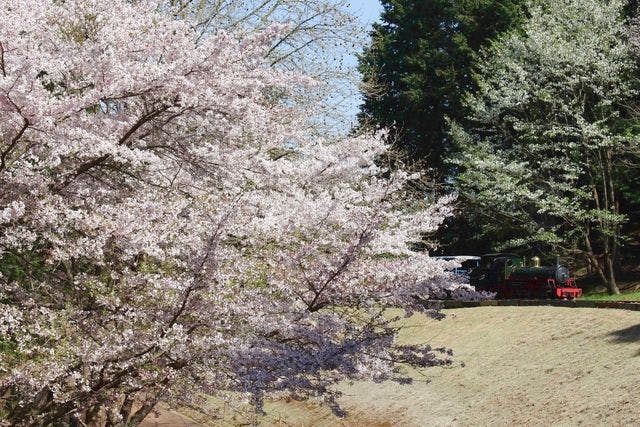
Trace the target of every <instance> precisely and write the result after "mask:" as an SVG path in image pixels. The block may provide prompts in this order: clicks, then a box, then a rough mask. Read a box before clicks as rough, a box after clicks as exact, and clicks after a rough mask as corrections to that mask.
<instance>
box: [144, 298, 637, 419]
mask: <svg viewBox="0 0 640 427" xmlns="http://www.w3.org/2000/svg"><path fill="white" fill-rule="evenodd" d="M446 314H447V318H446V319H445V320H442V321H439V322H438V321H435V320H430V319H427V318H425V317H423V316H413V317H411V318H409V319H406V320H405V321H404V323H405V326H406V328H405V330H404V332H403V334H402V335H401V340H403V341H405V342H427V343H430V344H432V345H434V346H447V347H450V348H452V349H453V350H454V352H455V363H454V365H453V366H452V367H447V368H430V369H426V370H422V371H421V372H418V371H411V376H412V377H413V378H414V382H413V384H411V385H397V384H394V383H382V384H374V383H367V382H358V383H354V384H342V385H341V386H340V390H341V391H343V392H344V396H343V397H342V399H341V404H342V405H343V407H344V408H345V409H346V410H347V411H348V413H349V415H348V416H347V417H346V418H343V419H338V418H336V417H334V416H333V415H332V414H331V413H330V411H329V410H327V409H325V408H323V407H320V406H318V405H315V404H313V403H299V402H296V403H285V402H274V403H270V404H269V405H268V406H267V413H268V416H267V417H266V418H264V419H263V420H262V424H263V425H281V426H288V425H292V426H335V425H338V426H367V427H369V426H371V427H374V426H449V425H454V426H455V425H459V426H469V425H482V426H485V425H495V426H507V425H518V426H534V425H535V426H540V425H560V426H573V425H585V426H593V425H607V426H615V425H619V426H623V425H624V426H628V425H640V312H632V311H623V310H602V309H586V308H561V307H481V308H466V309H457V310H447V311H446ZM149 421H150V422H152V420H149ZM159 425H165V426H166V425H171V424H162V423H161V424H159ZM176 425H183V424H176ZM186 425H194V424H186ZM214 425H215V424H214ZM147 426H148V427H151V426H154V424H153V423H149V424H147Z"/></svg>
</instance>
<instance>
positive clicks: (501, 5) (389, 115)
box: [359, 0, 526, 181]
mask: <svg viewBox="0 0 640 427" xmlns="http://www.w3.org/2000/svg"><path fill="white" fill-rule="evenodd" d="M381 1H382V5H383V7H384V11H383V14H382V17H381V20H382V23H380V24H374V27H373V30H372V32H371V45H370V46H369V48H367V49H366V50H365V51H364V52H363V54H362V55H361V56H360V58H359V62H360V65H359V68H360V71H361V73H362V74H363V81H364V87H365V88H366V89H365V91H364V92H365V93H364V103H363V105H362V107H361V113H360V123H361V124H362V125H367V124H371V125H374V126H377V127H385V128H389V129H390V130H391V133H390V137H391V138H392V140H393V141H394V142H395V144H396V145H397V146H398V147H399V148H400V149H401V150H402V151H403V152H404V153H405V154H407V155H408V156H409V157H410V158H411V159H413V160H421V161H426V164H427V165H428V167H429V168H430V169H431V170H432V172H433V176H434V178H436V179H437V180H438V181H442V180H443V179H444V178H445V177H446V176H447V175H448V173H449V171H448V170H447V166H446V165H445V163H444V161H443V158H444V157H445V156H446V154H447V153H448V152H449V151H450V149H451V143H450V141H449V138H448V136H447V132H448V124H447V117H449V118H451V119H454V120H457V121H459V120H462V119H463V118H464V117H465V107H464V106H463V104H462V102H461V99H462V95H463V94H464V93H465V92H468V91H473V90H474V89H475V85H474V80H473V77H472V73H471V66H472V60H473V57H474V54H475V53H476V52H478V51H479V49H480V48H481V47H482V46H483V45H485V44H486V43H487V42H488V41H489V40H491V39H492V38H494V37H495V36H496V35H497V34H499V33H501V32H503V31H505V30H507V29H509V28H511V27H513V26H514V25H516V24H517V23H518V22H520V18H521V17H522V15H523V13H522V11H523V8H524V5H525V3H526V1H524V0H381Z"/></svg>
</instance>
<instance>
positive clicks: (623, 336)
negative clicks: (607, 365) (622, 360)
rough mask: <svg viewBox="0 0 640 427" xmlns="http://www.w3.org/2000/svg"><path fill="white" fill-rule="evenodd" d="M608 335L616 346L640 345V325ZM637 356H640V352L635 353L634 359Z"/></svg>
mask: <svg viewBox="0 0 640 427" xmlns="http://www.w3.org/2000/svg"><path fill="white" fill-rule="evenodd" d="M608 335H609V336H610V337H611V341H612V342H614V343H616V344H625V343H634V342H637V343H640V324H638V325H634V326H630V327H628V328H624V329H620V330H617V331H613V332H611V333H609V334H608ZM638 356H640V350H638V352H637V353H636V357H638Z"/></svg>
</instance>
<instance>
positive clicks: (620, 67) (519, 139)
mask: <svg viewBox="0 0 640 427" xmlns="http://www.w3.org/2000/svg"><path fill="white" fill-rule="evenodd" d="M625 6H626V2H625V1H623V0H613V1H603V0H563V1H557V0H550V1H545V2H543V3H541V4H540V5H538V6H534V7H532V8H531V10H530V14H531V17H530V19H529V20H528V21H527V22H526V23H525V24H524V25H523V27H522V31H521V32H517V33H516V32H513V33H511V34H508V35H506V36H504V37H502V38H501V39H500V40H499V41H497V42H496V43H494V44H493V45H492V46H491V47H489V48H487V49H485V50H484V51H483V54H482V57H483V59H482V61H480V63H479V65H478V74H479V76H478V91H477V92H476V93H475V94H472V95H470V96H469V98H468V99H467V101H466V105H467V106H468V108H469V110H470V115H469V116H468V117H467V124H466V125H463V126H460V125H454V126H453V131H452V135H453V137H454V140H455V141H456V142H457V144H458V145H459V148H460V154H459V155H458V156H457V158H456V161H455V164H456V165H457V166H458V167H459V168H460V172H461V173H460V174H459V176H458V177H457V185H458V189H459V192H460V194H461V196H462V198H463V203H464V205H465V206H466V207H467V208H469V209H473V211H474V212H476V213H477V214H478V215H481V216H484V217H485V218H486V220H485V222H484V229H485V230H484V231H485V232H486V233H489V234H492V235H494V236H496V237H500V235H501V234H502V235H503V237H506V238H507V239H505V240H504V241H502V242H501V244H502V247H504V248H522V247H531V246H534V247H535V246H536V245H540V244H542V245H543V246H544V247H546V248H548V249H549V250H551V251H554V252H555V251H558V252H562V253H566V254H571V255H573V256H579V257H582V258H583V259H585V260H586V262H587V263H588V264H589V265H590V267H591V268H592V269H593V271H595V272H596V273H597V274H598V275H599V276H600V278H601V280H602V282H603V284H606V286H607V287H608V289H609V291H610V292H611V293H618V287H617V284H616V277H615V276H616V274H615V273H616V266H617V262H618V259H619V257H620V248H621V246H622V244H623V235H622V227H623V225H624V224H625V223H626V222H627V221H628V219H629V218H628V215H626V213H625V212H624V211H622V210H621V207H622V206H624V205H625V204H624V203H623V200H624V195H623V194H622V193H623V191H622V188H623V187H624V186H623V183H627V184H631V183H632V181H629V180H628V179H627V177H626V176H625V175H624V174H625V173H629V172H630V171H631V170H632V169H630V167H631V165H633V164H637V160H638V153H640V149H639V146H638V132H637V130H636V129H635V128H636V126H634V125H633V124H634V123H635V120H636V119H635V116H634V114H633V111H632V106H633V105H634V103H635V100H636V98H637V78H638V76H637V67H636V63H635V62H634V59H633V53H632V49H631V45H630V44H629V43H628V41H627V35H626V33H625V17H624V13H623V10H624V7H625ZM636 170H637V169H636ZM627 187H629V185H627ZM627 201H628V200H627ZM505 230H506V231H507V236H504V231H505Z"/></svg>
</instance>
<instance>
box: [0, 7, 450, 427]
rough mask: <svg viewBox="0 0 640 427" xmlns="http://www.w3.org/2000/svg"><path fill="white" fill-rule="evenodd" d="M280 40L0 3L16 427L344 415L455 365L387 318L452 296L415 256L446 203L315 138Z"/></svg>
mask: <svg viewBox="0 0 640 427" xmlns="http://www.w3.org/2000/svg"><path fill="white" fill-rule="evenodd" d="M159 4H162V5H163V6H162V7H159V6H158V5H159ZM282 30H283V28H282V27H280V26H272V27H270V28H269V29H268V30H266V31H263V32H260V33H255V34H254V35H252V36H251V37H249V38H247V37H244V38H242V39H237V38H235V37H234V35H233V34H230V33H225V32H219V33H215V34H210V35H208V36H207V37H204V38H200V37H199V36H196V33H195V32H194V30H193V29H192V28H191V27H190V26H189V24H188V20H176V19H173V17H172V14H171V9H167V7H166V4H165V3H164V2H159V1H158V2H154V1H147V0H144V1H143V0H140V1H134V2H132V1H126V0H113V1H110V2H104V1H100V0H64V1H58V0H25V1H19V2H2V3H0V135H1V139H0V141H1V145H0V274H1V275H0V395H2V396H3V400H2V402H1V403H0V417H4V418H5V420H6V422H7V423H10V424H14V425H23V424H24V425H49V424H51V423H54V422H70V420H73V419H75V420H77V421H81V422H82V423H85V424H92V423H93V424H96V423H98V424H99V423H102V424H104V425H123V424H124V423H125V422H126V423H128V424H127V425H136V424H137V423H139V422H141V420H142V419H143V418H144V417H145V416H146V415H147V414H148V413H149V412H150V411H151V410H152V409H153V407H154V406H155V405H156V403H157V402H158V401H159V400H162V401H164V402H166V403H168V404H171V405H183V406H185V405H186V406H193V407H197V408H198V409H199V410H203V408H204V406H205V405H204V402H206V396H207V395H216V396H218V397H225V398H228V399H230V400H242V398H244V397H247V398H249V399H250V401H251V403H252V404H254V405H255V406H257V407H260V405H261V402H262V399H263V398H264V396H267V395H272V394H274V393H275V394H278V393H284V394H287V395H290V396H295V397H298V398H305V397H312V396H318V397H322V398H325V399H327V401H329V402H332V399H333V397H334V392H332V391H331V388H330V386H331V385H332V384H334V383H335V382H336V381H339V380H341V379H344V378H374V379H377V380H382V379H387V378H393V377H395V376H396V374H395V373H394V363H396V362H406V363H410V364H413V365H417V366H431V365H436V364H443V363H448V358H447V354H446V352H445V351H444V350H443V349H431V348H430V347H428V346H398V345H396V344H395V343H394V339H395V333H396V330H395V329H394V327H393V326H392V324H391V323H390V320H391V319H389V318H387V317H385V316H384V309H385V308H387V307H391V306H395V307H402V308H405V309H406V310H408V311H411V310H423V309H424V308H423V307H422V306H421V305H419V304H416V302H415V301H416V300H415V298H414V297H415V296H416V295H420V296H423V297H424V296H426V297H428V296H429V295H432V294H436V293H437V292H438V291H439V290H442V289H443V288H448V287H451V286H452V279H451V278H450V277H449V275H448V274H447V273H445V271H444V268H445V267H446V265H445V264H446V263H443V262H440V261H437V260H434V259H432V258H430V257H429V256H428V254H427V253H424V252H414V251H412V250H411V249H410V246H409V245H410V242H412V241H417V240H420V236H421V235H422V233H425V232H430V231H433V230H435V229H436V228H437V227H438V226H439V224H440V223H441V222H442V220H443V219H444V218H445V217H446V216H447V215H449V214H450V212H451V208H450V201H451V200H450V199H449V198H445V199H443V200H440V201H436V202H433V203H431V204H429V203H422V205H423V206H421V207H419V208H416V206H411V209H410V210H409V209H406V203H405V200H406V198H407V197H409V195H408V193H407V192H408V185H407V184H408V183H409V182H410V181H412V180H413V179H415V178H416V177H415V176H413V175H410V174H407V173H405V172H402V171H389V170H387V169H385V168H384V167H381V166H379V163H378V164H377V163H376V160H377V159H378V158H379V156H380V155H381V154H382V153H384V151H385V149H386V147H385V146H384V144H383V143H382V142H381V140H382V138H381V136H380V135H372V136H359V137H349V138H343V139H339V140H321V139H318V138H316V137H314V138H311V137H309V134H308V133H307V132H306V123H307V121H306V117H308V112H307V111H301V110H300V109H299V108H297V107H296V105H295V103H292V102H291V101H290V98H287V96H286V94H287V92H288V91H290V90H294V89H295V90H301V89H302V88H304V87H307V86H309V85H313V84H315V83H314V82H313V81H311V80H310V79H308V78H306V77H305V76H299V75H294V74H287V73H284V72H277V71H274V69H273V68H270V67H269V66H268V64H266V63H265V61H264V54H265V52H266V51H267V50H268V49H269V47H270V44H271V40H273V37H274V35H275V34H277V33H278V32H280V31H282ZM439 354H441V356H442V357H439V356H438V355H439ZM336 410H337V409H336ZM65 420H66V421H65Z"/></svg>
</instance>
